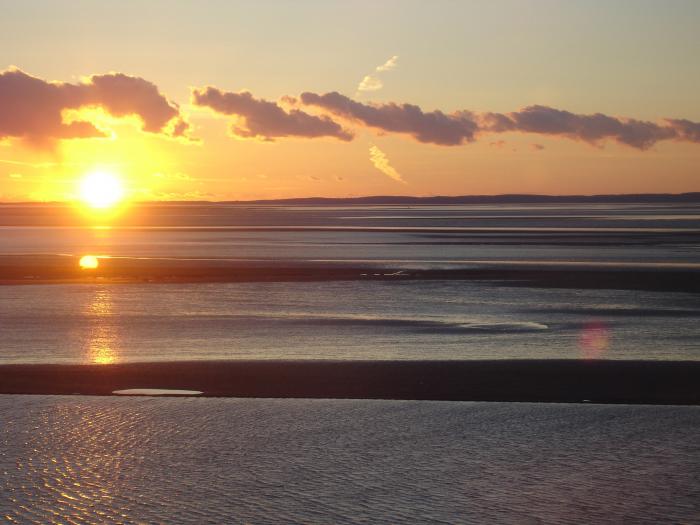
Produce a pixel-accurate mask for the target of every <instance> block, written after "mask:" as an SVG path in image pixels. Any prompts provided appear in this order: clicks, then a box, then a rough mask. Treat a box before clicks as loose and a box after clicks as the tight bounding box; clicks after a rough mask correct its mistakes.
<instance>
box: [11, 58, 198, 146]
mask: <svg viewBox="0 0 700 525" xmlns="http://www.w3.org/2000/svg"><path fill="white" fill-rule="evenodd" d="M84 107H99V108H102V109H104V110H105V111H106V112H108V113H109V114H111V115H112V116H115V117H124V116H128V115H136V116H137V117H139V118H140V119H141V121H142V128H143V130H144V131H147V132H150V133H163V134H166V135H170V136H183V135H184V134H185V132H186V131H187V130H188V128H189V125H188V124H187V123H186V122H185V120H184V118H183V117H182V115H181V114H180V111H179V108H178V106H177V104H175V103H173V102H171V101H169V100H168V99H167V98H165V96H163V95H162V94H161V93H160V91H159V90H158V88H157V87H156V86H155V85H154V84H152V83H150V82H148V81H146V80H144V79H142V78H138V77H132V76H128V75H124V74H122V73H109V74H106V75H93V76H91V77H89V78H88V79H86V80H85V81H83V82H81V83H78V84H70V83H62V82H47V81H45V80H42V79H40V78H36V77H33V76H30V75H28V74H27V73H25V72H23V71H21V70H19V69H16V68H12V69H8V70H6V71H3V72H0V139H1V138H5V137H19V138H26V139H29V140H33V141H36V142H43V141H46V140H52V139H74V138H87V137H104V136H105V133H104V132H103V131H101V130H99V129H97V128H96V127H95V126H94V125H93V124H92V123H90V122H86V121H79V120H77V121H73V122H65V121H64V119H63V112H64V111H65V110H71V109H80V108H84Z"/></svg>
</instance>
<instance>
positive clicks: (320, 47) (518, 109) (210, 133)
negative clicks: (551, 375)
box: [0, 0, 700, 201]
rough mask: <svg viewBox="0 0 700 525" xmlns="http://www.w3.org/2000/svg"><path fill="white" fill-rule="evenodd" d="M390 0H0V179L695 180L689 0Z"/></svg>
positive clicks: (523, 187)
mask: <svg viewBox="0 0 700 525" xmlns="http://www.w3.org/2000/svg"><path fill="white" fill-rule="evenodd" d="M642 3H645V5H646V2H642ZM545 4H547V5H545ZM564 4H566V5H564ZM400 5H401V6H402V7H403V9H399V4H397V3H396V2H391V1H387V2H378V3H377V2H372V3H368V4H367V5H366V6H362V5H361V3H358V4H353V7H352V8H351V7H350V6H348V5H343V4H332V5H328V3H319V2H311V1H309V2H302V3H301V4H300V5H299V7H298V8H297V9H295V10H292V9H291V8H287V7H286V4H276V5H275V8H271V7H269V6H268V7H267V8H262V7H254V6H252V5H250V4H239V3H233V4H230V5H229V3H227V4H223V3H222V4H216V5H215V6H214V8H213V9H211V10H209V11H207V12H203V11H198V10H197V9H196V6H195V5H194V4H192V5H188V6H184V7H183V6H179V7H177V8H174V9H173V10H172V13H171V17H170V18H169V22H168V24H169V25H167V26H166V27H161V25H159V24H157V23H156V21H157V19H154V18H153V17H154V16H155V12H156V11H157V10H158V8H159V7H160V8H162V9H165V8H166V7H167V4H165V3H160V2H153V3H149V5H148V6H147V7H145V8H144V7H142V6H140V3H137V2H124V3H123V4H119V5H117V4H115V5H111V4H109V5H108V7H106V8H105V7H104V6H102V9H101V10H98V9H96V8H93V7H91V5H90V4H89V3H88V4H86V5H84V6H82V7H81V8H80V9H79V8H78V6H77V5H76V6H74V7H73V8H72V9H70V8H65V7H63V8H61V7H58V6H56V5H54V3H50V2H49V3H43V2H28V3H27V4H26V5H25V4H24V3H22V5H14V6H11V7H9V8H8V12H7V14H6V16H4V17H3V21H0V34H2V35H3V36H2V37H0V67H7V68H8V69H6V70H5V71H4V72H3V73H2V74H1V75H0V200H2V201H20V200H21V201H24V200H37V201H47V200H49V201H53V200H73V199H75V198H76V197H77V194H78V187H79V184H80V180H81V179H82V178H83V177H84V176H85V175H86V174H88V173H91V172H94V171H106V172H109V173H112V174H114V175H115V176H117V177H119V178H120V179H121V181H122V183H123V185H124V187H125V190H126V192H127V193H128V195H129V196H130V198H131V199H134V200H193V199H194V200H199V199H206V200H231V199H259V198H284V197H304V196H335V197H343V196H360V195H376V194H402V195H457V194H498V193H542V194H587V193H642V192H674V193H675V192H686V191H700V173H699V171H698V170H699V168H698V166H700V124H698V122H700V105H698V104H697V93H698V92H700V89H699V88H700V68H698V67H697V65H696V62H697V60H696V57H697V55H698V52H700V37H698V36H697V32H696V31H695V29H694V28H696V23H697V22H700V7H698V4H697V3H693V2H681V1H679V2H678V3H674V6H675V7H674V9H666V10H664V9H661V6H660V5H659V4H658V3H653V2H652V3H649V4H648V5H646V7H647V8H648V10H649V11H650V12H649V13H646V14H644V13H641V14H640V10H639V9H634V7H639V3H635V2H619V3H616V4H615V5H613V6H607V7H605V6H604V5H603V4H600V3H597V2H595V3H591V2H570V3H559V2H557V3H552V4H550V3H548V2H538V3H533V4H531V6H530V9H528V10H525V11H524V10H523V8H522V5H523V3H521V2H514V1H507V0H503V1H499V2H493V5H491V3H489V4H485V3H481V2H465V3H463V4H460V3H447V2H445V3H438V4H436V6H434V7H433V8H428V7H427V6H426V5H425V4H421V3H413V2H408V3H402V4H400ZM606 5H607V4H606ZM370 6H371V13H372V16H371V17H370V18H371V19H370V18H367V17H366V16H364V15H363V13H365V14H367V13H368V11H367V10H368V9H370ZM37 9H42V10H44V11H45V12H46V15H47V16H46V17H43V18H42V19H41V20H39V21H37V20H36V18H35V17H33V16H32V13H33V12H36V10H37ZM139 9H141V10H143V9H145V10H146V11H149V10H150V11H153V13H150V14H149V13H141V12H139ZM137 14H138V15H139V16H136V15H137ZM49 15H51V16H49ZM652 15H653V16H652ZM52 17H53V18H52ZM149 17H150V18H149ZM44 18H46V20H45V19H44ZM49 19H50V20H53V22H52V25H50V26H48V25H46V24H48V23H49V22H47V20H49ZM106 20H110V23H107V22H106ZM149 20H150V21H149ZM226 20H228V21H230V24H229V25H228V26H226V25H225V24H224V23H223V21H226ZM389 20H391V23H389ZM475 20H479V23H478V24H477V23H476V22H473V23H472V22H469V21H475ZM331 21H333V23H335V24H336V25H337V27H335V30H334V31H333V30H331V28H329V27H326V25H327V24H330V23H331ZM195 22H196V23H195ZM244 22H245V23H244ZM193 24H194V25H193ZM324 24H326V25H324ZM363 24H364V25H363ZM465 24H466V25H465ZM194 26H196V28H195V27H194ZM255 28H257V31H255ZM623 36H624V38H622V37H623ZM418 37H420V39H419V38H418ZM350 43H352V45H351V46H350V47H348V46H349V44H350ZM11 65H13V66H15V67H16V69H10V66H11ZM110 72H111V73H110ZM93 75H95V76H93ZM59 82H62V84H61V83H59ZM208 86H210V87H211V89H206V88H207V87H208ZM246 91H247V92H249V94H246V93H243V92H246ZM336 92H337V93H336Z"/></svg>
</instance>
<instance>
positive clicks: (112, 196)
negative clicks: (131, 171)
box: [80, 171, 124, 210]
mask: <svg viewBox="0 0 700 525" xmlns="http://www.w3.org/2000/svg"><path fill="white" fill-rule="evenodd" d="M123 199H124V187H123V186H122V182H121V180H119V177H117V176H116V175H113V174H111V173H107V172H104V171H94V172H92V173H88V174H87V175H85V177H83V179H82V180H81V181H80V200H81V201H83V202H84V203H85V204H87V205H88V206H90V207H91V208H96V209H100V210H104V209H107V208H112V207H113V206H116V205H117V204H119V203H120V202H121V201H122V200H123Z"/></svg>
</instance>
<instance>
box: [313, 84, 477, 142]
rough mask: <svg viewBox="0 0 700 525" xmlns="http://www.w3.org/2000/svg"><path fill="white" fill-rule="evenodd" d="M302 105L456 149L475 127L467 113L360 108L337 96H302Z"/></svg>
mask: <svg viewBox="0 0 700 525" xmlns="http://www.w3.org/2000/svg"><path fill="white" fill-rule="evenodd" d="M301 102H302V103H303V104H306V105H308V106H316V107H318V108H321V109H323V110H325V111H328V112H330V113H332V114H333V115H337V116H339V117H343V118H346V119H348V120H353V121H355V122H360V123H362V124H364V125H365V126H369V127H372V128H376V129H378V130H380V131H388V132H393V133H407V134H409V135H411V136H412V137H413V138H415V139H416V140H417V141H419V142H428V143H431V144H440V145H443V146H456V145H458V144H464V143H465V142H472V141H473V140H474V137H475V134H476V132H477V131H478V124H477V123H476V122H475V121H474V117H473V115H472V114H471V113H470V112H468V111H460V112H457V113H451V114H445V113H443V112H441V111H431V112H427V113H426V112H423V110H422V109H421V108H420V107H418V106H414V105H412V104H395V103H393V102H391V103H388V104H363V103H361V102H356V101H354V100H352V99H350V98H348V97H346V96H345V95H341V94H340V93H337V92H332V93H326V94H324V95H318V94H316V93H308V92H307V93H302V94H301Z"/></svg>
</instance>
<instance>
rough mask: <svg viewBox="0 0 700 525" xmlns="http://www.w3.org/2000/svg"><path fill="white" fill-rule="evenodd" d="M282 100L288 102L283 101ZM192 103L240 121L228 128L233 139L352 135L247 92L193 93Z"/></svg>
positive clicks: (329, 122)
mask: <svg viewBox="0 0 700 525" xmlns="http://www.w3.org/2000/svg"><path fill="white" fill-rule="evenodd" d="M286 100H288V101H289V100H290V99H289V98H287V99H286ZM192 101H193V103H194V104H196V105H198V106H205V107H208V108H210V109H212V110H214V111H215V112H217V113H221V114H223V115H234V116H238V117H242V119H243V121H242V122H241V123H240V124H239V123H236V124H234V125H233V126H231V131H232V132H233V134H234V135H237V136H239V137H245V138H258V139H263V140H274V139H275V138H278V137H306V138H313V137H335V138H337V139H340V140H346V141H348V140H352V139H353V135H352V133H350V132H349V131H346V130H344V129H343V128H342V127H341V126H340V125H339V124H338V123H337V122H335V121H333V120H331V119H330V118H329V117H327V116H325V115H324V116H315V115H310V114H308V113H305V112H303V111H301V110H299V109H291V110H289V111H286V110H285V109H283V108H282V107H280V106H279V105H278V104H277V103H275V102H269V101H267V100H263V99H256V98H254V97H253V95H252V94H250V93H249V92H247V91H243V92H240V93H231V92H226V91H221V90H219V89H217V88H215V87H206V88H204V89H195V90H193V92H192Z"/></svg>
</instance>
